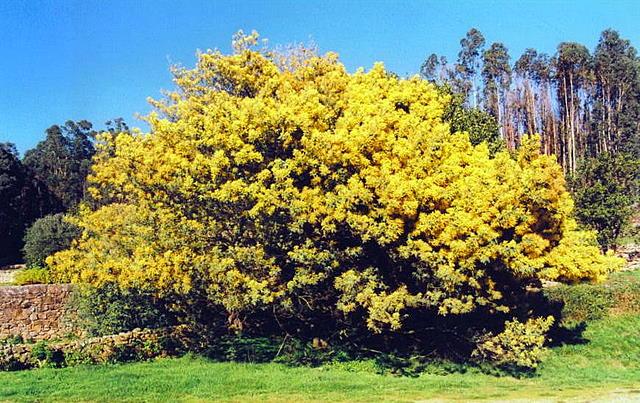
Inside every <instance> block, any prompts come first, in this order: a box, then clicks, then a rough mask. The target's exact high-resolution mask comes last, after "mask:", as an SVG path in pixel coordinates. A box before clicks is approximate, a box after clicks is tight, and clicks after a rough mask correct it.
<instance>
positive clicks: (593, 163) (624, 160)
mask: <svg viewBox="0 0 640 403" xmlns="http://www.w3.org/2000/svg"><path fill="white" fill-rule="evenodd" d="M570 183H571V188H572V189H573V193H574V198H575V203H576V216H577V218H578V220H579V221H580V222H581V223H582V224H584V225H586V226H587V227H589V228H592V229H594V230H596V231H597V232H598V242H599V243H600V246H601V247H602V248H603V249H608V248H610V247H613V248H615V247H616V246H617V244H618V238H619V236H620V235H621V233H622V232H623V230H624V229H625V227H627V226H628V224H629V219H630V218H631V216H632V215H633V212H634V210H633V205H634V203H635V202H636V201H637V200H638V190H639V186H640V160H638V159H635V158H634V157H633V156H631V155H628V154H615V155H613V154H608V153H604V154H600V155H599V156H598V157H596V158H589V159H586V160H584V161H582V163H581V165H580V166H579V169H578V172H577V173H576V175H575V176H574V177H573V178H572V179H571V181H570Z"/></svg>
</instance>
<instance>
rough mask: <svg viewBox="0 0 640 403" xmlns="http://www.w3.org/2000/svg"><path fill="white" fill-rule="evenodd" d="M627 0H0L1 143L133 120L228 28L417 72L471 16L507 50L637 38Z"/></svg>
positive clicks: (447, 48) (21, 144)
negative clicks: (85, 123) (612, 34)
mask: <svg viewBox="0 0 640 403" xmlns="http://www.w3.org/2000/svg"><path fill="white" fill-rule="evenodd" d="M638 21H640V3H639V2H637V1H613V0H609V1H579V2H578V1H576V2H573V1H543V0H538V1H515V0H514V1H508V0H505V1H497V0H496V1H489V0H486V1H482V0H476V1H455V0H449V1H426V0H425V1H385V2H383V1H371V0H370V1H365V0H359V1H346V0H344V1H302V0H298V1H279V0H271V1H247V0H243V1H214V0H208V1H204V0H203V1H195V0H193V1H189V0H180V1H178V0H172V1H168V0H154V1H150V0H123V1H118V0H109V1H99V0H66V1H65V0H56V1H53V0H46V1H44V0H23V1H19V0H2V1H0V142H4V141H10V142H13V143H15V144H16V145H17V147H18V150H19V151H20V152H22V153H24V151H26V150H27V149H29V148H31V147H33V146H35V144H36V143H37V142H38V141H40V140H42V138H43V137H44V134H43V132H44V130H45V129H46V128H47V127H49V126H50V125H51V124H54V123H64V121H66V120H69V119H73V120H78V119H87V120H90V121H92V122H94V123H95V124H96V126H99V127H102V124H103V123H104V122H105V121H106V120H109V119H112V118H115V117H119V116H121V117H123V118H125V120H127V122H129V124H130V126H140V125H141V123H140V122H139V121H137V120H136V119H135V117H134V115H135V114H136V113H142V114H145V113H147V112H149V107H148V105H147V103H146V98H147V97H149V96H151V97H158V96H159V95H160V90H161V89H163V88H165V89H166V88H171V76H170V74H169V73H168V67H169V65H170V64H172V63H181V64H184V65H187V66H190V65H192V64H193V61H194V54H195V51H196V49H207V48H219V49H221V50H223V51H228V50H229V44H230V38H231V36H232V34H233V33H234V32H236V31H237V30H238V29H244V30H245V31H251V30H252V29H255V30H257V31H258V32H260V34H261V35H262V36H263V37H265V38H268V39H269V43H270V44H272V45H275V44H287V43H291V42H308V41H309V40H313V41H314V42H315V43H317V44H318V46H319V47H320V50H321V51H328V50H333V51H337V52H338V53H339V54H340V55H341V59H342V61H343V62H344V63H345V64H346V66H347V68H349V69H350V70H355V69H356V68H357V67H359V66H363V67H365V68H367V67H370V66H371V65H372V64H373V63H374V62H375V61H383V62H384V63H385V64H386V66H387V67H388V68H389V69H390V70H392V71H395V72H396V73H399V74H401V75H406V74H412V73H416V72H417V70H418V68H419V66H420V64H421V62H422V61H423V60H424V58H425V57H426V56H427V55H428V54H430V53H433V52H435V53H438V54H443V55H446V56H447V57H448V58H449V59H450V60H452V59H455V55H456V54H457V52H458V48H459V40H460V38H461V37H462V36H463V35H464V34H465V32H466V31H467V30H468V29H469V28H470V27H476V28H478V29H480V31H482V33H483V34H484V35H485V38H486V39H487V42H488V43H490V42H493V41H502V42H503V43H505V44H506V45H507V47H508V48H509V50H510V53H511V55H512V58H517V57H518V56H519V55H520V53H521V52H522V50H523V49H525V48H527V47H535V48H536V49H538V50H540V51H545V52H548V53H553V51H554V49H555V47H556V45H557V44H558V43H559V42H561V41H577V42H581V43H584V44H585V45H587V46H588V47H589V48H590V49H593V46H594V45H595V44H596V42H597V39H598V36H599V34H600V32H601V31H602V30H603V29H605V28H609V27H612V28H615V29H617V30H619V31H620V32H621V34H622V36H623V37H625V38H628V39H630V40H631V41H632V43H634V44H635V45H636V46H640V24H638Z"/></svg>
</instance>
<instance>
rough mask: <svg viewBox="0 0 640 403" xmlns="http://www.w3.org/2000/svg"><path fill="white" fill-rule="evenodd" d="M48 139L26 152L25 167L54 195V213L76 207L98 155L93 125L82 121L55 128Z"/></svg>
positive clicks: (69, 122) (48, 135) (53, 127)
mask: <svg viewBox="0 0 640 403" xmlns="http://www.w3.org/2000/svg"><path fill="white" fill-rule="evenodd" d="M46 134H47V136H46V139H45V140H44V141H41V142H40V143H38V145H37V146H36V148H34V149H32V150H29V151H27V153H26V154H25V156H24V164H25V166H27V167H28V168H29V169H30V170H31V172H32V173H33V175H34V176H35V178H36V179H38V180H39V181H41V182H43V183H45V184H46V186H47V188H48V189H49V190H50V191H51V193H52V194H53V195H54V196H55V198H56V202H57V206H56V208H55V211H64V210H68V209H70V208H72V207H75V206H76V205H77V204H78V203H79V202H80V201H81V200H82V199H83V198H84V194H85V190H86V178H87V175H88V173H89V170H90V167H91V158H92V157H93V154H94V153H95V148H94V146H93V137H94V136H95V132H94V130H93V125H92V124H91V123H90V122H88V121H86V120H81V121H78V122H74V121H71V120H69V121H67V122H65V124H64V125H63V126H58V125H53V126H51V127H50V128H48V129H47V130H46Z"/></svg>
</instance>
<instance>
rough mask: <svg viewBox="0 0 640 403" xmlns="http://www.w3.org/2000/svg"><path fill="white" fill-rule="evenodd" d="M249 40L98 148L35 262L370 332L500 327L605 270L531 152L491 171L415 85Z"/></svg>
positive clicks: (238, 311) (437, 96)
mask: <svg viewBox="0 0 640 403" xmlns="http://www.w3.org/2000/svg"><path fill="white" fill-rule="evenodd" d="M257 39H258V38H257V34H252V35H248V36H244V35H238V36H237V37H236V38H235V41H234V45H235V46H234V53H233V54H231V55H224V54H222V53H221V52H219V51H207V52H204V53H200V54H198V57H197V64H196V66H195V68H193V69H186V68H176V69H174V71H173V72H174V76H175V80H174V81H175V87H176V88H175V90H173V91H171V92H168V93H167V94H166V97H165V99H162V100H152V101H151V103H152V104H153V106H154V107H155V111H154V112H153V113H151V114H150V115H149V116H148V117H147V120H148V122H149V125H150V126H151V131H150V133H148V134H142V133H134V134H128V133H121V134H115V135H114V134H108V133H105V134H103V135H101V137H100V145H99V148H98V153H97V156H96V157H95V159H94V161H95V162H94V170H93V175H92V176H91V177H90V181H91V183H92V187H91V189H90V191H91V193H92V195H93V197H94V199H95V201H96V204H95V206H97V207H94V208H89V207H87V206H85V207H84V208H83V209H81V210H80V212H79V214H78V216H77V217H76V218H75V222H76V223H77V224H78V225H79V226H80V227H82V228H83V229H84V233H83V235H82V237H81V239H79V240H78V241H77V242H76V243H75V244H74V245H73V246H72V247H71V248H70V249H69V250H66V251H62V252H59V253H57V254H55V255H54V256H52V257H50V258H49V259H48V263H49V265H50V266H51V267H52V268H53V269H54V271H55V273H57V275H58V276H59V277H60V278H62V279H65V280H69V281H72V282H84V283H90V284H94V285H98V286H99V285H101V284H105V283H117V284H119V285H120V286H122V287H136V288H152V289H153V290H156V291H157V292H158V293H159V294H169V293H177V294H187V293H189V292H190V291H192V290H194V289H198V290H202V292H204V293H205V294H206V296H207V299H208V300H209V301H210V302H211V303H212V304H214V305H216V306H219V307H223V308H224V309H225V310H226V311H227V312H228V313H229V316H230V318H239V317H242V315H243V314H244V313H246V312H251V311H255V310H260V309H264V308H269V309H272V308H273V309H274V310H276V311H278V312H284V313H286V312H289V313H291V314H292V315H293V314H295V315H297V316H299V317H304V316H305V315H308V316H312V315H315V314H317V313H319V312H324V313H328V314H329V315H333V316H332V317H334V318H335V317H338V316H342V317H353V318H356V319H357V320H361V321H362V323H363V324H366V326H367V327H368V329H370V330H371V331H373V332H379V331H382V330H384V329H392V330H393V329H399V328H401V327H402V326H403V321H405V320H406V316H407V314H408V313H411V312H420V313H422V314H425V313H427V314H429V315H434V316H438V315H440V316H447V315H462V314H468V313H473V312H475V311H478V310H482V311H483V312H488V313H491V312H505V313H506V312H510V311H511V310H512V309H513V308H514V306H515V301H516V300H517V297H518V296H519V295H521V294H522V293H524V291H525V288H526V287H527V286H528V285H531V284H536V283H538V282H539V281H540V280H541V279H547V280H556V281H565V282H574V281H582V280H598V279H601V278H603V277H604V276H605V275H606V274H607V273H608V272H609V271H611V270H614V269H615V268H616V267H617V266H618V265H619V262H618V261H617V260H615V259H614V258H611V257H609V256H603V255H602V254H600V252H599V249H598V247H597V246H596V245H595V244H594V242H593V234H590V233H584V232H579V231H577V230H576V224H575V222H574V220H573V218H572V209H573V204H572V200H571V198H570V196H569V194H568V193H567V191H566V189H565V182H564V178H563V175H562V169H561V168H560V166H559V165H558V164H557V163H556V162H555V160H554V159H553V157H549V156H544V155H541V154H540V153H539V147H538V143H537V141H538V140H537V139H536V138H535V137H532V138H530V139H529V140H527V141H525V142H524V144H523V146H522V147H521V148H520V149H519V151H518V153H517V156H515V157H514V156H510V155H509V154H508V153H506V152H498V153H497V154H496V155H495V156H493V157H491V156H490V154H489V151H488V148H487V146H486V145H485V144H481V145H479V146H473V145H472V144H471V143H470V141H469V135H468V133H453V134H452V133H451V132H450V130H449V127H448V124H447V122H444V121H443V118H442V116H443V111H444V110H445V108H446V106H447V104H448V102H449V101H450V99H449V97H448V96H446V95H443V94H442V93H441V92H439V91H438V90H437V88H435V87H434V85H432V84H430V83H429V82H427V81H424V80H421V79H419V78H418V77H412V78H408V79H402V78H398V77H397V76H395V75H393V74H390V73H389V72H387V71H386V70H385V68H384V66H383V65H382V64H375V65H374V66H373V68H371V69H370V70H368V71H365V70H362V69H361V70H358V71H357V72H355V73H353V74H350V73H348V72H347V71H346V69H345V67H344V66H343V65H342V64H341V63H340V62H339V60H338V58H337V56H336V55H335V54H333V53H328V54H326V55H324V56H318V55H316V54H313V53H310V52H304V51H302V52H301V51H297V52H290V53H288V54H282V53H276V52H271V51H269V50H260V51H258V50H255V45H256V44H257Z"/></svg>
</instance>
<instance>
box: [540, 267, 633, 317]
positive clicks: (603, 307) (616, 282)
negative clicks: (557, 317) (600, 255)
mask: <svg viewBox="0 0 640 403" xmlns="http://www.w3.org/2000/svg"><path fill="white" fill-rule="evenodd" d="M544 293H545V295H546V296H547V298H548V299H549V300H550V301H551V302H552V303H559V304H561V307H562V311H561V319H562V323H563V324H565V325H575V324H579V323H581V322H591V321H594V320H598V319H602V318H605V317H607V316H609V315H611V314H616V315H622V314H637V313H640V275H638V273H619V274H616V275H613V276H612V277H611V279H609V280H608V281H607V282H605V283H604V284H576V285H572V286H567V285H558V286H554V287H549V288H546V289H545V290H544Z"/></svg>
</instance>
